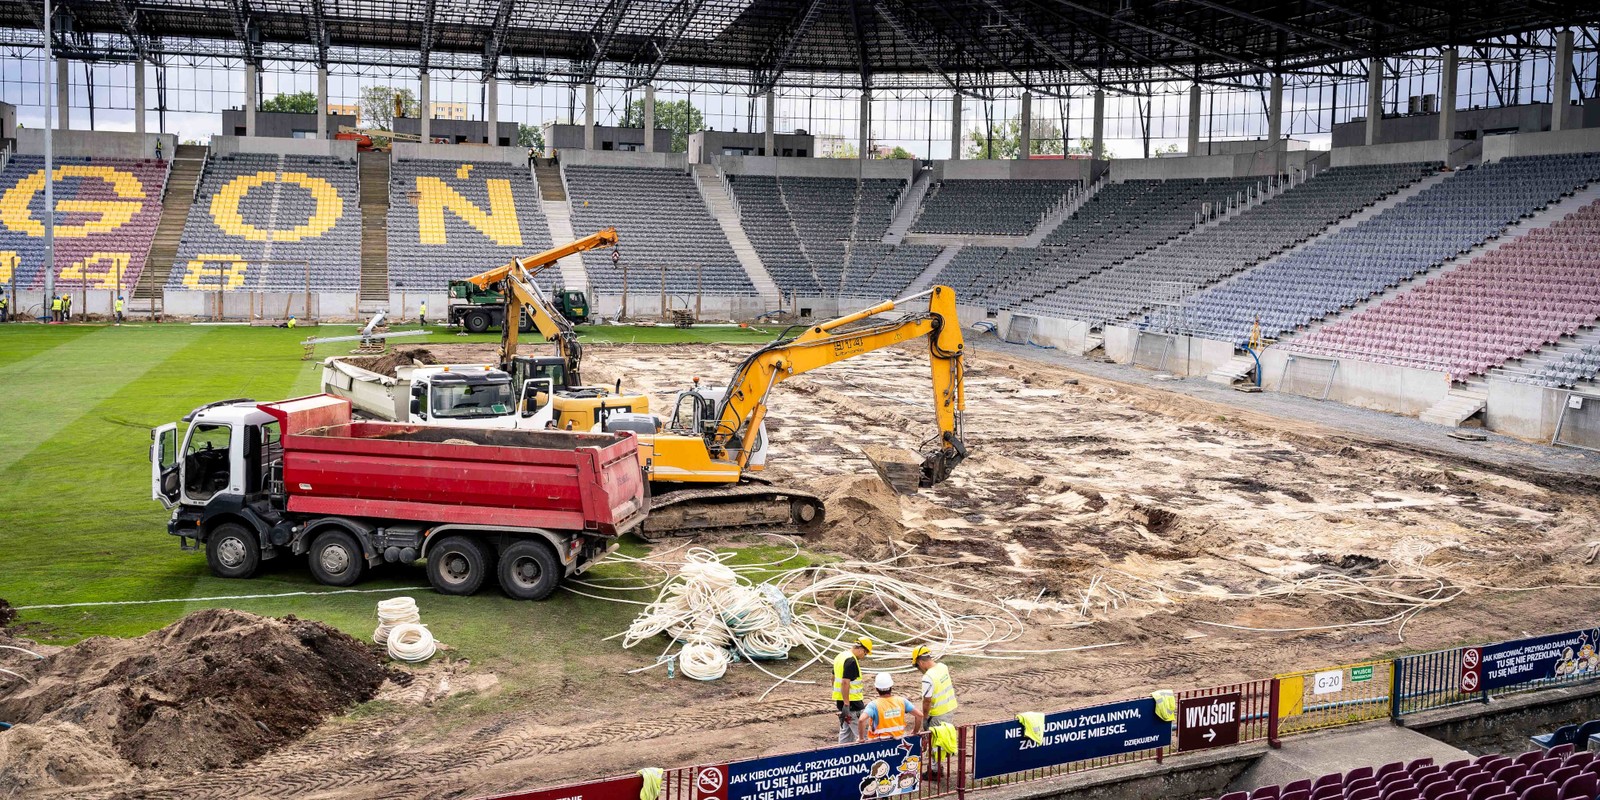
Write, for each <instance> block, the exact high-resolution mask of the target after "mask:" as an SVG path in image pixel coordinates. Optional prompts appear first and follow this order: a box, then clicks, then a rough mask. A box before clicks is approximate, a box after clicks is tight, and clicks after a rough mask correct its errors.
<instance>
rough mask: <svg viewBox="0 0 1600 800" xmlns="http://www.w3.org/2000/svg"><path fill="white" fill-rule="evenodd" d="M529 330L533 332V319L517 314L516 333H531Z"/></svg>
mask: <svg viewBox="0 0 1600 800" xmlns="http://www.w3.org/2000/svg"><path fill="white" fill-rule="evenodd" d="M531 330H533V318H532V317H529V316H528V315H527V314H518V315H517V332H518V333H527V332H528V331H531Z"/></svg>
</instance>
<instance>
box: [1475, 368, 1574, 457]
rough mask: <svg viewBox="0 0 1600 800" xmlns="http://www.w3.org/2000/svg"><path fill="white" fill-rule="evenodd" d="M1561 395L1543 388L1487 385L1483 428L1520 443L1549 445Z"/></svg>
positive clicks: (1504, 384)
mask: <svg viewBox="0 0 1600 800" xmlns="http://www.w3.org/2000/svg"><path fill="white" fill-rule="evenodd" d="M1562 395H1563V393H1562V392H1558V391H1555V390H1553V389H1546V388H1544V387H1543V386H1530V385H1528V384H1525V383H1512V382H1510V381H1498V380H1492V381H1489V400H1488V406H1487V407H1486V408H1485V409H1484V412H1483V416H1484V427H1486V428H1488V429H1489V430H1492V431H1494V432H1496V433H1503V434H1506V435H1507V436H1515V437H1517V438H1519V439H1533V440H1536V441H1543V442H1548V441H1550V437H1551V435H1553V434H1554V433H1555V431H1556V420H1557V419H1559V418H1560V416H1561V403H1562V401H1563V397H1562Z"/></svg>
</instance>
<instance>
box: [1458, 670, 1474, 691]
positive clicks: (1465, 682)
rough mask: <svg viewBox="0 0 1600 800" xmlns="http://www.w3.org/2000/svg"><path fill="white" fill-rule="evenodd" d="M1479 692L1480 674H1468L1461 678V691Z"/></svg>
mask: <svg viewBox="0 0 1600 800" xmlns="http://www.w3.org/2000/svg"><path fill="white" fill-rule="evenodd" d="M1477 690H1478V673H1476V672H1468V673H1467V674H1465V675H1462V676H1461V691H1463V692H1475V691H1477Z"/></svg>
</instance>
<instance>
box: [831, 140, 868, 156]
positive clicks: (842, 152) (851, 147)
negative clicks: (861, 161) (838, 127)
mask: <svg viewBox="0 0 1600 800" xmlns="http://www.w3.org/2000/svg"><path fill="white" fill-rule="evenodd" d="M829 157H830V158H860V157H861V152H860V151H859V150H857V149H856V143H855V142H843V143H841V144H840V145H839V146H838V147H835V148H833V155H832V156H829Z"/></svg>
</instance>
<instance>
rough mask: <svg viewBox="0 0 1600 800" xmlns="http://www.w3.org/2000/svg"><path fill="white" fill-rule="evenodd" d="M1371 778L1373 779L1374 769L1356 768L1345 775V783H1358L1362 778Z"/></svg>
mask: <svg viewBox="0 0 1600 800" xmlns="http://www.w3.org/2000/svg"><path fill="white" fill-rule="evenodd" d="M1370 777H1372V767H1356V768H1355V769H1353V770H1350V771H1349V772H1346V773H1345V774H1344V782H1345V783H1350V782H1351V781H1358V780H1361V779H1362V778H1370Z"/></svg>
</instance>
